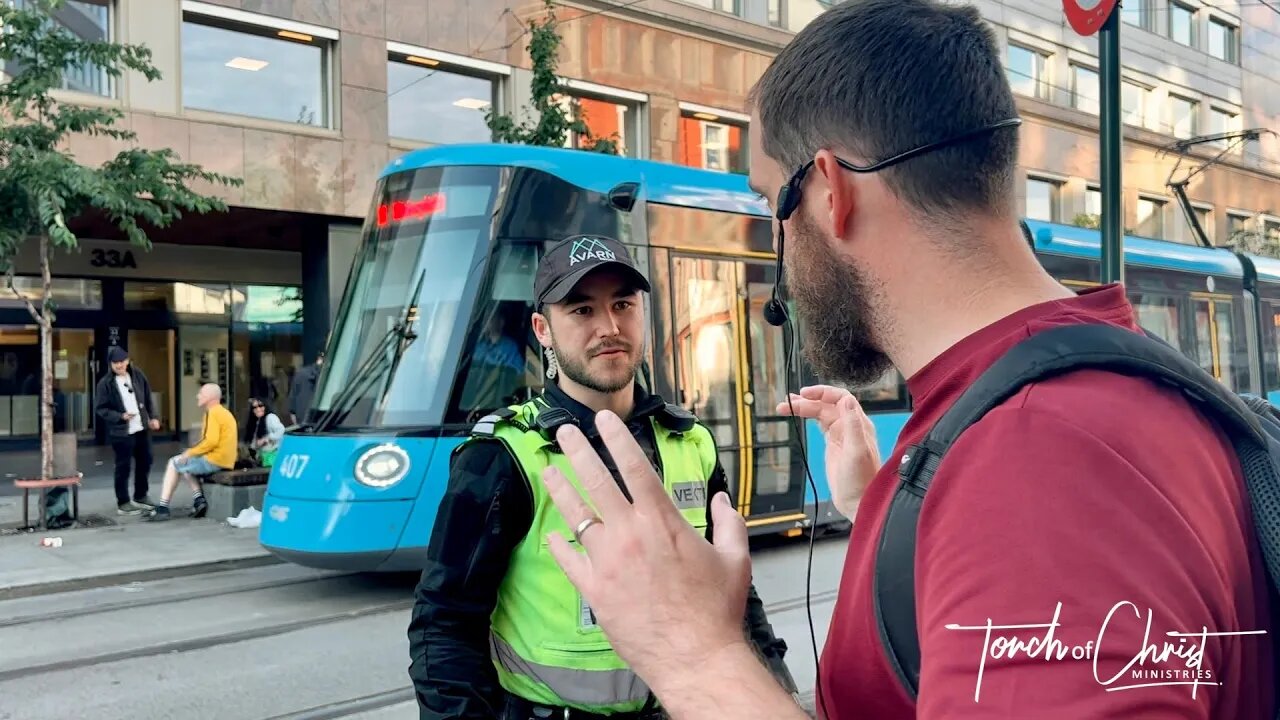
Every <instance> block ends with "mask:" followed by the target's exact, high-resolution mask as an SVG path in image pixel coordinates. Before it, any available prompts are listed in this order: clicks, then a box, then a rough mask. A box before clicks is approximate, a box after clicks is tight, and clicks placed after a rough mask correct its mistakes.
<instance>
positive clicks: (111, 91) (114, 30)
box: [0, 0, 123, 104]
mask: <svg viewBox="0 0 1280 720" xmlns="http://www.w3.org/2000/svg"><path fill="white" fill-rule="evenodd" d="M79 1H80V2H83V3H85V4H88V5H101V6H103V7H105V8H106V9H107V22H106V29H107V42H113V43H115V42H121V38H120V2H119V0H79ZM0 2H5V4H9V3H8V2H6V0H0ZM100 72H102V74H103V78H104V80H105V82H106V84H107V92H106V93H105V94H99V93H92V92H87V91H84V90H74V89H72V88H68V87H56V88H53V90H52V91H51V93H50V94H51V95H52V96H53V97H54V98H55V99H58V98H63V97H65V98H68V99H71V100H73V101H75V102H84V101H86V100H92V101H94V102H97V103H106V104H120V103H121V102H122V100H123V98H122V97H121V93H120V80H119V79H117V78H114V77H111V75H109V74H107V73H106V72H105V71H100ZM12 77H13V76H12V75H10V74H9V73H7V72H5V70H4V66H3V65H0V80H3V81H4V82H8V81H9V80H10V79H11V78H12ZM61 77H62V82H63V84H64V85H65V84H66V82H67V81H66V69H65V68H64V69H63V71H62V76H61Z"/></svg>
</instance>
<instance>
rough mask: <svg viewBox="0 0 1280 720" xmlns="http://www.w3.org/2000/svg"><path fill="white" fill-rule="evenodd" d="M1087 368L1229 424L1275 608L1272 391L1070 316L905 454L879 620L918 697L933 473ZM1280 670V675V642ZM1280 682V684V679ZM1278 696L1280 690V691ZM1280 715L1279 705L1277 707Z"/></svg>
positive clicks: (878, 595) (1028, 343)
mask: <svg viewBox="0 0 1280 720" xmlns="http://www.w3.org/2000/svg"><path fill="white" fill-rule="evenodd" d="M1085 368H1092V369H1101V370H1108V371H1111V372H1117V373H1122V374H1126V375H1137V376H1142V377H1147V378H1152V379H1155V380H1159V381H1163V382H1166V383H1168V384H1170V385H1172V386H1174V387H1176V388H1178V389H1180V390H1182V392H1183V393H1185V394H1186V395H1187V397H1188V398H1190V399H1191V401H1192V402H1193V404H1194V405H1195V406H1196V407H1197V409H1199V410H1200V411H1201V412H1203V413H1205V414H1206V415H1207V416H1209V417H1211V418H1212V419H1213V420H1215V421H1216V422H1217V424H1218V425H1219V426H1220V427H1221V428H1222V430H1223V431H1224V432H1225V434H1226V435H1227V437H1229V438H1230V440H1231V443H1232V445H1233V446H1234V447H1235V451H1236V453H1237V455H1238V457H1239V459H1240V466H1241V469H1242V470H1243V472H1244V478H1245V484H1246V490H1247V493H1248V496H1249V499H1250V502H1251V504H1252V510H1253V521H1254V525H1255V532H1256V534H1257V538H1256V539H1257V541H1258V544H1259V545H1260V546H1261V549H1262V557H1263V560H1264V563H1265V566H1266V570H1267V574H1268V576H1269V578H1270V587H1271V590H1272V606H1271V607H1272V614H1273V616H1274V615H1275V614H1276V610H1277V607H1280V605H1278V604H1277V602H1276V593H1277V592H1280V582H1278V580H1280V411H1278V410H1277V408H1276V407H1275V406H1273V405H1272V404H1271V403H1269V402H1267V401H1266V400H1265V399H1263V398H1260V397H1257V396H1253V395H1246V394H1242V395H1237V394H1235V393H1232V392H1231V391H1229V390H1227V389H1226V387H1224V386H1223V385H1222V384H1221V383H1219V382H1218V381H1217V380H1216V379H1214V377H1213V376H1212V375H1210V374H1209V373H1207V372H1205V371H1204V370H1203V369H1201V368H1200V367H1199V366H1198V365H1196V364H1195V363H1193V362H1192V361H1191V360H1190V359H1189V358H1187V357H1186V356H1185V355H1183V354H1182V353H1180V352H1178V351H1177V350H1175V349H1173V348H1172V347H1170V346H1169V345H1167V344H1166V343H1164V341H1162V340H1160V339H1159V338H1157V337H1155V336H1154V335H1151V334H1150V333H1147V336H1143V335H1141V334H1138V333H1135V332H1132V331H1129V330H1125V329H1123V328H1119V327H1116V326H1112V325H1102V324H1087V325H1068V326H1064V327H1059V328H1054V329H1050V330H1045V331H1042V332H1038V333H1036V334H1034V335H1032V336H1031V337H1029V338H1027V339H1026V340H1023V341H1021V342H1020V343H1018V344H1017V345H1015V346H1014V347H1013V348H1012V349H1010V350H1009V351H1008V352H1006V353H1005V354H1004V355H1003V356H1001V357H1000V359H999V360H997V361H996V362H995V364H993V365H992V366H991V367H990V368H988V369H987V370H986V371H985V372H984V373H982V375H981V376H980V377H979V378H978V379H977V380H976V381H975V382H974V383H973V385H971V386H970V387H969V388H968V389H967V390H965V392H964V393H963V394H962V395H961V396H960V397H959V398H958V399H957V400H956V402H955V404H954V405H953V406H952V407H951V408H950V409H949V410H948V411H947V412H946V413H945V414H944V415H943V417H942V418H941V419H939V420H938V422H937V424H935V425H934V426H933V428H932V429H930V431H929V433H928V435H927V436H926V437H925V439H924V440H923V441H921V442H920V443H919V444H917V445H912V446H911V447H910V448H908V449H907V451H906V452H905V453H904V454H903V456H902V458H901V460H900V464H899V467H898V478H899V481H900V482H899V485H898V490H897V492H896V493H895V494H894V497H893V501H892V504H891V505H890V506H889V513H888V517H887V518H886V519H885V524H884V528H883V529H882V531H881V536H880V546H879V549H878V551H877V555H876V566H875V581H874V587H875V589H874V598H875V609H876V620H877V623H878V624H879V626H880V636H881V641H882V643H883V644H884V646H885V652H886V654H887V656H888V659H889V664H890V666H891V667H892V668H893V669H894V671H895V672H896V674H897V675H898V679H899V680H900V681H901V683H902V685H903V686H904V688H905V689H906V691H907V693H908V695H909V696H910V697H911V698H912V699H914V698H915V697H916V693H917V691H918V690H919V683H920V644H919V637H918V636H917V634H916V613H915V610H916V606H915V566H914V561H915V549H916V527H917V524H918V522H919V519H920V508H921V506H922V505H923V503H924V496H925V493H926V492H928V490H929V484H930V482H932V480H933V475H934V473H935V472H936V471H937V469H938V465H939V464H940V463H941V462H942V458H943V456H945V455H946V453H947V450H948V449H950V448H951V446H952V445H954V444H955V442H956V439H957V438H959V436H960V434H961V433H962V432H964V430H965V429H966V428H968V427H969V426H970V425H972V424H973V423H975V422H977V421H978V420H979V419H981V418H982V416H983V415H985V414H986V413H987V412H988V411H990V410H991V409H993V408H995V407H996V406H997V405H999V404H1000V403H1002V402H1004V401H1005V400H1007V399H1008V398H1010V397H1012V396H1013V395H1014V394H1015V393H1017V392H1018V390H1019V389H1020V388H1021V387H1022V386H1024V385H1026V384H1028V383H1031V382H1036V381H1039V380H1044V379H1047V378H1049V377H1052V376H1055V375H1060V374H1063V373H1067V372H1071V371H1073V370H1080V369H1085ZM1269 641H1270V642H1271V643H1272V646H1273V647H1274V648H1276V653H1275V654H1276V658H1277V663H1276V671H1277V674H1278V678H1277V679H1278V680H1280V642H1277V641H1276V638H1275V636H1274V635H1273V637H1271V638H1269ZM1277 686H1278V687H1280V683H1278V684H1277ZM1277 702H1278V704H1280V697H1278V699H1277ZM1277 718H1280V714H1277Z"/></svg>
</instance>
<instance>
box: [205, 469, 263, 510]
mask: <svg viewBox="0 0 1280 720" xmlns="http://www.w3.org/2000/svg"><path fill="white" fill-rule="evenodd" d="M270 476H271V468H244V469H243V470H223V471H221V472H216V473H214V474H212V475H210V476H209V480H208V484H207V485H206V486H205V497H206V498H208V500H209V517H212V518H216V519H222V518H224V517H235V516H237V515H239V514H240V511H241V510H243V509H245V508H247V507H249V506H251V505H252V506H254V507H256V508H258V509H259V510H262V509H263V508H262V505H263V502H264V501H265V497H266V494H267V479H268V478H269V477H270Z"/></svg>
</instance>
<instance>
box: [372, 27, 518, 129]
mask: <svg viewBox="0 0 1280 720" xmlns="http://www.w3.org/2000/svg"><path fill="white" fill-rule="evenodd" d="M396 56H403V57H404V58H406V59H403V60H397V59H396ZM409 57H417V58H422V59H425V60H428V61H432V62H434V63H435V64H434V65H432V64H429V63H415V62H411V61H409V60H408V59H407V58H409ZM386 62H387V65H388V66H390V65H391V64H392V63H399V64H401V65H411V66H416V67H422V68H429V69H431V71H432V72H446V73H449V74H452V75H462V76H465V77H471V78H476V79H478V80H488V81H489V84H490V94H491V96H492V97H491V98H490V100H489V102H490V103H491V104H492V105H491V107H493V108H494V110H495V111H496V112H498V113H505V112H506V103H505V102H504V97H505V93H506V89H507V87H506V86H507V83H508V82H509V80H510V77H511V72H512V70H511V67H510V66H509V65H503V64H501V63H496V62H489V61H487V60H477V59H475V58H469V57H467V56H465V55H455V54H454V53H449V52H444V51H442V50H432V49H431V48H427V47H422V46H419V45H410V44H408V43H401V42H394V41H390V40H389V41H387V61H386ZM390 116H391V88H387V117H388V118H390ZM387 125H388V140H389V141H390V142H391V143H392V144H393V145H412V146H415V147H417V146H422V145H430V144H436V143H432V142H431V141H429V140H419V139H416V138H407V137H401V136H399V135H392V134H390V120H388V124H387ZM488 141H489V142H492V141H493V133H490V134H489V140H488Z"/></svg>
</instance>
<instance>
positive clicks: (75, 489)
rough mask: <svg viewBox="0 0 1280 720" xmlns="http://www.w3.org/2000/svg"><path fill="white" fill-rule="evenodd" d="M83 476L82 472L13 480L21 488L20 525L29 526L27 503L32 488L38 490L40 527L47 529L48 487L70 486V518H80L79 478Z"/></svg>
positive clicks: (77, 519) (76, 519)
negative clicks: (47, 477)
mask: <svg viewBox="0 0 1280 720" xmlns="http://www.w3.org/2000/svg"><path fill="white" fill-rule="evenodd" d="M83 477H84V473H76V475H75V477H66V478H52V479H50V480H14V481H13V484H14V486H15V487H17V488H20V489H21V490H22V527H24V528H29V527H31V523H30V517H31V515H30V513H29V512H28V509H29V508H28V505H29V502H30V495H31V491H32V490H39V491H40V529H41V530H47V529H48V525H47V524H46V523H45V518H46V515H45V498H46V495H47V494H48V491H49V488H58V487H70V488H71V518H72V520H75V521H79V520H80V480H81V478H83Z"/></svg>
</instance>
